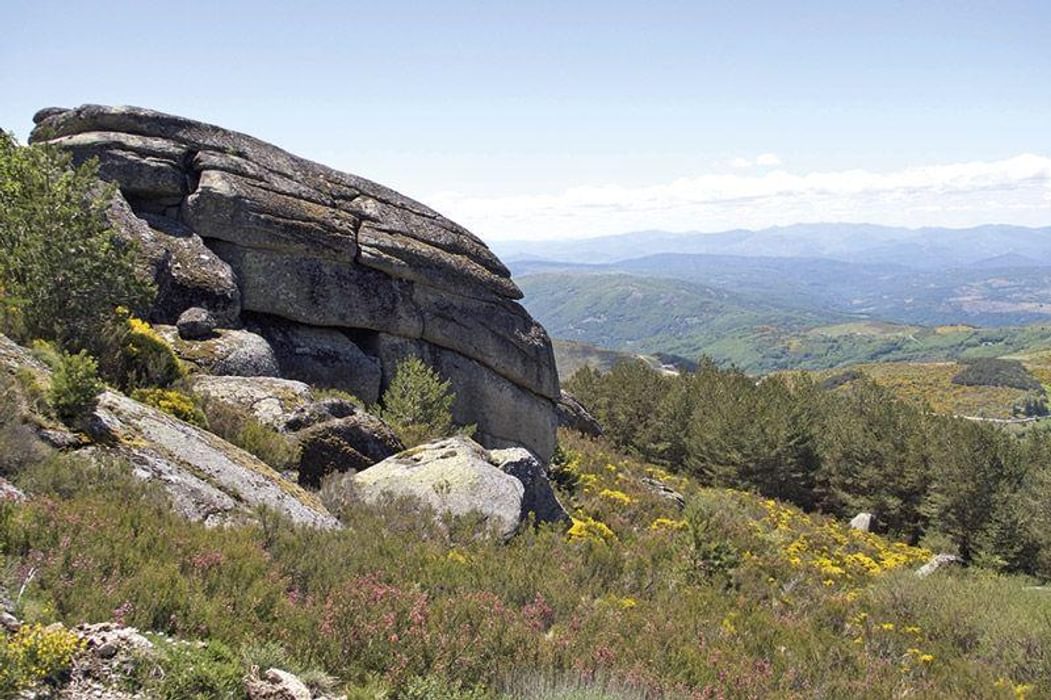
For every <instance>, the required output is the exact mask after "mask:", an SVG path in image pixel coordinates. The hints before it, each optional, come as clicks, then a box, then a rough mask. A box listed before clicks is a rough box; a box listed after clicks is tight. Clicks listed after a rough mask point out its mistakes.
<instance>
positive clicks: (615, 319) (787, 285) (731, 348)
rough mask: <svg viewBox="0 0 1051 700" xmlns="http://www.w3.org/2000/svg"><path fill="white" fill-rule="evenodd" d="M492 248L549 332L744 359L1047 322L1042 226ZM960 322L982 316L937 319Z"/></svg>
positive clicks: (1004, 339)
mask: <svg viewBox="0 0 1051 700" xmlns="http://www.w3.org/2000/svg"><path fill="white" fill-rule="evenodd" d="M497 247H498V249H500V246H499V245H498V246H497ZM516 250H517V253H516ZM501 252H502V254H503V256H504V259H505V260H507V261H508V266H509V268H510V269H511V272H512V274H513V275H514V278H515V280H516V282H517V283H518V284H519V286H520V287H521V288H522V289H523V290H524V291H525V293H526V296H525V298H524V299H523V302H522V303H523V305H524V306H525V307H526V308H527V309H528V310H529V311H530V313H531V314H533V315H534V316H535V317H536V318H538V319H539V320H540V321H541V322H542V323H543V324H544V325H545V326H546V327H547V328H548V329H549V330H550V331H551V332H552V334H553V335H554V336H556V337H559V338H564V339H567V340H573V341H578V342H586V343H593V344H595V345H598V346H601V347H605V348H609V349H611V350H619V351H627V352H630V353H656V352H661V351H664V352H671V353H676V354H679V355H684V356H686V357H689V358H695V357H696V356H697V354H698V353H702V352H703V353H707V354H710V355H712V356H713V357H716V358H718V359H720V360H721V361H726V362H733V363H736V364H738V365H740V366H742V367H745V368H747V369H749V370H752V371H768V370H770V369H786V368H792V367H831V366H836V365H838V364H841V363H844V362H851V361H853V362H862V361H864V362H868V361H874V360H878V359H880V358H890V357H895V358H900V359H911V358H926V359H941V358H948V357H956V356H959V355H961V354H963V353H965V352H978V351H979V350H980V348H982V347H991V346H1001V345H1003V346H1004V349H1009V350H1010V349H1016V348H1021V347H1028V346H1029V345H1028V344H1029V343H1032V342H1037V343H1043V342H1045V341H1046V339H1047V338H1046V337H1047V333H1046V330H1043V329H1040V330H1036V329H1033V330H1032V331H1030V330H1027V329H1025V328H1024V327H1025V326H1027V325H1028V324H1034V323H1036V324H1047V323H1048V322H1049V321H1051V227H1049V228H1039V229H1030V228H1022V227H1015V226H981V227H976V228H972V229H962V230H953V229H914V230H913V229H895V228H890V227H881V226H870V225H850V224H819V225H798V226H789V227H783V228H776V229H768V230H765V231H728V232H725V233H719V234H670V233H666V232H660V231H646V232H639V233H633V234H625V235H621V236H610V237H604V238H598V239H587V240H575V241H539V242H535V243H529V244H522V245H520V246H519V247H518V248H516V247H515V245H513V244H503V248H502V250H501ZM961 324H962V325H965V326H969V327H984V328H988V329H989V330H988V331H985V330H979V329H975V328H971V330H964V329H961V330H958V331H954V332H952V333H949V334H945V333H944V332H939V331H937V330H936V329H935V328H934V327H947V326H958V325H961ZM828 328H831V329H832V330H831V331H829V330H826V329H828ZM998 328H1002V329H1003V334H1000V333H998V332H996V331H995V329H998ZM917 338H919V339H918V340H917Z"/></svg>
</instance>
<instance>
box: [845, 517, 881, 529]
mask: <svg viewBox="0 0 1051 700" xmlns="http://www.w3.org/2000/svg"><path fill="white" fill-rule="evenodd" d="M875 521H876V516H874V515H873V514H872V513H858V514H857V515H855V516H854V517H853V518H851V520H850V527H852V528H854V529H855V530H860V531H861V532H872V524H873V523H874V522H875Z"/></svg>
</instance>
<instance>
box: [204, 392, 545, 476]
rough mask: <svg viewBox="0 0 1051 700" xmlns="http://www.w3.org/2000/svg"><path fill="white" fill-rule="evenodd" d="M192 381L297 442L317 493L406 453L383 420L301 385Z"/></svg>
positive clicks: (304, 472) (302, 467) (210, 397)
mask: <svg viewBox="0 0 1051 700" xmlns="http://www.w3.org/2000/svg"><path fill="white" fill-rule="evenodd" d="M190 382H191V386H192V387H193V391H194V393H195V394H197V395H198V396H201V397H202V398H204V399H205V400H207V401H215V402H219V403H224V404H227V405H229V406H232V407H234V408H237V409H239V410H241V411H245V412H247V413H249V414H251V415H252V416H253V417H254V418H255V419H256V420H258V421H259V422H261V423H263V424H264V425H268V426H270V427H271V428H273V429H275V430H277V431H279V432H282V433H285V434H288V435H289V436H290V437H291V438H292V439H293V440H295V441H296V443H297V444H298V446H299V448H300V450H299V451H300V456H299V464H298V465H297V471H298V474H299V483H300V484H302V485H303V486H310V487H315V488H316V487H317V486H318V485H319V484H320V483H321V479H322V478H323V477H324V476H325V475H326V474H330V473H332V472H346V471H360V470H362V469H366V468H368V467H370V466H372V465H373V464H375V463H376V462H380V461H382V460H384V459H386V458H387V457H390V456H391V455H394V454H396V453H398V452H401V451H402V450H403V449H404V448H405V446H404V445H402V443H401V441H400V440H398V438H397V436H395V434H394V432H393V431H392V430H391V428H390V427H389V426H388V425H387V424H386V423H384V422H383V421H382V420H380V419H379V418H376V417H375V416H373V415H370V414H369V413H367V412H365V411H364V410H363V409H362V408H361V407H360V406H357V405H355V404H353V403H351V402H350V401H347V400H346V399H343V398H338V397H326V398H320V399H319V398H317V397H316V396H315V395H314V392H313V390H312V389H311V388H310V387H309V386H308V385H307V384H304V383H303V382H297V381H294V380H291V379H279V378H277V377H230V376H220V377H216V376H208V375H198V376H196V377H193V378H192V379H191V380H190ZM516 449H519V450H521V451H522V452H525V453H526V454H528V452H526V451H525V450H522V448H516Z"/></svg>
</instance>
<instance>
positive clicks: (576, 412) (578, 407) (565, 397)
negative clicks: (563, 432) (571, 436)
mask: <svg viewBox="0 0 1051 700" xmlns="http://www.w3.org/2000/svg"><path fill="white" fill-rule="evenodd" d="M556 410H557V416H558V424H559V426H560V427H563V428H569V429H570V430H575V431H577V432H578V433H583V434H584V435H588V436H590V437H600V436H601V435H602V426H601V425H600V424H599V422H598V420H596V419H595V416H593V415H591V411H589V410H588V409H587V408H586V407H585V406H584V404H582V403H580V401H579V400H578V399H577V397H575V396H573V394H570V393H569V392H568V391H563V392H562V394H561V396H560V397H559V399H558V405H557V406H556Z"/></svg>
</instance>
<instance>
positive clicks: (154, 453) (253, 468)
mask: <svg viewBox="0 0 1051 700" xmlns="http://www.w3.org/2000/svg"><path fill="white" fill-rule="evenodd" d="M0 371H4V372H7V373H9V374H12V375H15V374H20V373H21V374H23V375H26V374H28V375H30V376H33V377H34V378H35V380H34V381H37V382H38V383H39V384H41V385H43V386H46V385H47V383H48V382H49V376H50V371H49V370H48V369H47V367H45V366H44V365H43V364H41V363H40V362H38V361H37V360H36V359H34V358H33V356H32V355H30V353H29V351H27V350H26V349H25V348H22V347H20V346H18V345H17V344H15V343H14V342H12V341H11V340H9V339H8V338H7V337H6V336H3V335H0ZM33 418H35V420H37V421H38V422H40V423H41V426H40V430H41V431H43V430H47V427H46V423H45V422H44V419H43V418H42V417H41V416H34V417H33ZM86 423H87V428H88V432H89V433H90V434H91V435H92V437H93V438H94V439H95V445H94V446H91V447H87V448H82V449H87V450H91V451H95V452H99V453H102V454H112V455H115V456H118V457H120V458H123V459H126V460H127V461H128V462H130V463H131V465H132V467H133V470H134V474H135V475H136V476H137V477H139V478H141V479H144V480H147V481H153V482H156V483H158V484H159V485H161V486H162V487H163V488H164V489H165V490H166V491H167V492H168V495H169V497H170V499H171V502H172V506H173V507H174V509H175V511H176V512H178V513H179V514H180V515H182V516H184V517H186V518H187V519H189V520H196V521H201V522H204V523H206V524H209V525H222V524H226V523H231V522H238V521H244V520H248V519H251V518H252V517H254V510H255V509H256V508H258V507H260V506H262V507H266V508H269V509H272V510H275V511H277V512H279V513H281V514H283V515H285V516H286V517H288V518H289V519H290V520H292V521H294V522H297V523H302V524H306V525H311V526H315V527H321V528H333V527H338V525H339V522H338V521H337V520H336V519H335V518H334V517H333V516H332V515H331V514H330V513H329V512H328V511H327V510H326V509H325V507H324V506H323V505H322V504H321V502H320V501H319V500H318V498H317V497H316V496H315V495H314V494H311V493H309V492H307V491H305V490H303V489H302V488H301V487H300V486H299V485H297V484H295V483H294V482H290V481H287V480H286V479H284V478H282V477H281V475H280V474H278V473H277V472H275V471H274V470H273V469H271V468H270V467H269V466H267V465H266V464H265V463H263V462H262V461H260V460H259V459H257V458H256V457H254V456H252V455H251V454H249V453H247V452H245V451H244V450H241V449H239V448H237V447H235V446H233V445H231V444H230V443H228V442H225V441H223V440H222V439H220V438H218V437H216V436H215V435H213V434H212V433H209V432H208V431H206V430H201V429H200V428H197V427H195V426H192V425H190V424H188V423H184V422H182V421H180V420H178V419H176V418H174V417H172V416H170V415H168V414H167V413H164V412H162V411H160V410H158V409H156V408H153V407H152V406H147V405H146V404H142V403H139V402H138V401H135V400H133V399H130V398H128V397H127V396H124V395H123V394H118V393H116V392H114V391H104V392H103V393H102V394H101V395H100V396H99V398H98V402H97V405H96V406H95V408H94V410H93V412H92V414H91V416H89V418H88V419H87V421H86ZM52 432H56V431H52Z"/></svg>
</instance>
